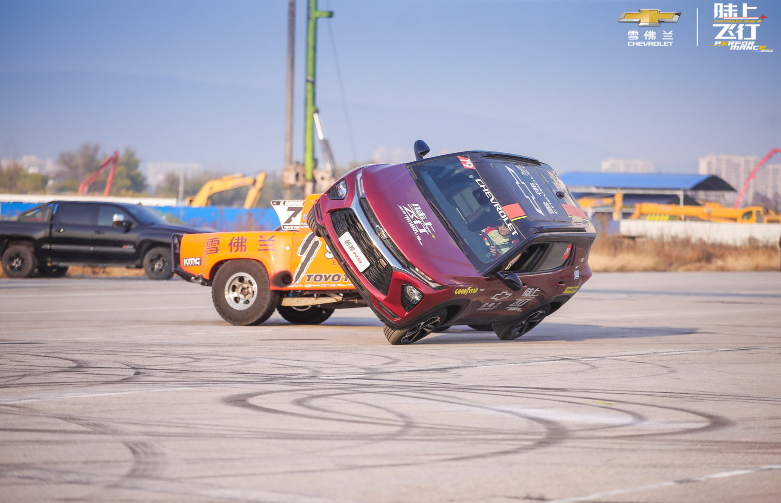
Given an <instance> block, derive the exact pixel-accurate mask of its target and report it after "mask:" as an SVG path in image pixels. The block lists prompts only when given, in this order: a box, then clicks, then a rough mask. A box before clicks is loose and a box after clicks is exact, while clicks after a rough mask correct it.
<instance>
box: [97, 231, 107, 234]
mask: <svg viewBox="0 0 781 503" xmlns="http://www.w3.org/2000/svg"><path fill="white" fill-rule="evenodd" d="M105 233H106V231H95V234H105Z"/></svg>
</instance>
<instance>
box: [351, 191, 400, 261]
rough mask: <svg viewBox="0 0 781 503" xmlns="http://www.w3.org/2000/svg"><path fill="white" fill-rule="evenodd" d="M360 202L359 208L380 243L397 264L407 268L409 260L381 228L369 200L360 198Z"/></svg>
mask: <svg viewBox="0 0 781 503" xmlns="http://www.w3.org/2000/svg"><path fill="white" fill-rule="evenodd" d="M360 203H361V209H362V210H363V212H364V213H365V214H366V219H367V220H369V223H370V224H371V225H372V227H374V229H375V232H376V233H377V236H378V237H379V238H380V241H382V244H384V245H385V247H386V248H387V249H388V251H389V252H390V253H391V255H393V256H394V258H395V259H396V260H398V261H399V264H401V265H402V267H405V268H407V269H409V261H408V260H407V257H405V256H404V255H403V254H402V253H401V250H399V249H398V247H397V246H396V243H394V242H393V241H392V240H391V238H390V236H388V233H387V232H385V230H384V229H382V225H380V221H379V220H378V219H377V215H375V214H374V211H373V210H372V207H371V206H370V205H369V201H367V200H366V199H364V198H361V199H360ZM378 227H379V229H382V232H380V231H378V230H377V228H378Z"/></svg>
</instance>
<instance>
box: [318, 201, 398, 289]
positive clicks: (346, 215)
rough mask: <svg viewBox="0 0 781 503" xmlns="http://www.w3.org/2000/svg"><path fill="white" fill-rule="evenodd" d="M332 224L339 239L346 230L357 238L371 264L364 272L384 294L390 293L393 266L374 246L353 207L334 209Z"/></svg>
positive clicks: (356, 240)
mask: <svg viewBox="0 0 781 503" xmlns="http://www.w3.org/2000/svg"><path fill="white" fill-rule="evenodd" d="M331 224H332V225H333V226H334V231H336V236H335V237H336V238H337V239H338V238H339V236H341V235H342V234H344V233H345V232H349V233H350V235H351V236H352V237H353V239H355V243H356V244H357V245H358V248H360V249H361V251H362V252H363V254H364V255H366V259H367V260H368V261H369V264H371V265H370V266H369V267H367V268H366V269H365V270H364V271H363V273H362V274H363V275H364V277H365V278H366V280H367V281H368V282H369V283H371V285H372V286H373V287H374V288H376V289H377V290H379V291H380V292H382V294H383V295H388V292H389V291H390V284H391V278H392V276H393V268H392V267H391V265H390V264H389V263H388V262H387V261H386V260H385V259H384V258H383V256H382V254H381V253H380V251H379V250H378V249H377V247H376V246H374V243H372V241H371V239H370V238H369V235H368V234H366V230H365V229H364V228H363V225H361V222H360V221H359V220H358V217H357V216H356V215H355V212H354V211H353V210H351V209H344V210H336V211H333V212H331ZM383 264H384V265H383Z"/></svg>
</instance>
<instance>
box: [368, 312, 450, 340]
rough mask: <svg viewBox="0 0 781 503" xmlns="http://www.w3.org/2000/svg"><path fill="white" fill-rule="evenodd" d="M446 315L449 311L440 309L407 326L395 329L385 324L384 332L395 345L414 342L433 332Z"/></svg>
mask: <svg viewBox="0 0 781 503" xmlns="http://www.w3.org/2000/svg"><path fill="white" fill-rule="evenodd" d="M446 316H447V311H445V310H444V309H440V310H438V311H434V312H433V313H431V314H430V315H428V316H426V317H425V318H424V319H423V321H420V322H418V323H416V324H414V325H412V326H410V327H407V328H400V329H394V328H391V327H389V326H388V325H385V327H384V328H383V332H385V338H386V339H388V342H390V343H391V344H393V345H394V346H395V345H397V344H412V343H413V342H417V341H419V340H421V339H422V338H424V337H425V336H427V335H428V334H430V333H431V332H433V331H434V329H436V328H437V327H438V326H439V325H441V324H442V322H443V321H445V317H446Z"/></svg>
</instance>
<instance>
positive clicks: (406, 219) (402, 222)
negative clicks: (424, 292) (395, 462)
mask: <svg viewBox="0 0 781 503" xmlns="http://www.w3.org/2000/svg"><path fill="white" fill-rule="evenodd" d="M362 177H363V190H364V193H365V194H366V198H367V200H368V201H369V204H370V205H371V207H372V211H374V214H375V215H376V216H377V220H379V222H380V224H381V225H382V227H383V230H385V232H386V233H387V234H388V236H390V238H391V240H392V241H393V242H394V244H395V245H396V247H397V248H398V249H399V250H400V251H401V253H402V254H403V255H404V256H405V257H406V258H407V260H409V261H410V263H412V264H414V265H415V266H416V267H417V268H419V269H420V270H422V271H423V272H424V273H426V274H427V275H428V276H430V277H431V278H432V279H434V280H435V281H437V282H438V283H441V284H450V283H453V281H452V278H453V277H457V276H461V277H463V276H467V277H469V276H472V277H474V276H480V274H479V273H478V272H477V271H476V270H475V268H474V266H473V265H472V263H471V262H470V261H469V259H467V257H466V256H465V255H464V253H463V252H462V251H461V249H460V248H459V247H458V245H457V244H456V243H455V241H453V238H452V237H451V236H450V233H449V232H448V230H447V229H446V228H445V227H444V226H443V225H442V223H441V222H440V220H439V218H438V217H437V214H436V213H435V211H434V209H433V208H432V207H431V205H429V203H428V202H427V201H426V199H425V197H423V194H422V193H421V192H420V189H418V186H417V184H416V183H415V180H414V179H413V178H412V175H411V174H410V173H409V171H408V170H406V169H404V170H400V169H398V166H387V165H380V166H370V167H367V168H364V169H363V171H362Z"/></svg>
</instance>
